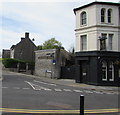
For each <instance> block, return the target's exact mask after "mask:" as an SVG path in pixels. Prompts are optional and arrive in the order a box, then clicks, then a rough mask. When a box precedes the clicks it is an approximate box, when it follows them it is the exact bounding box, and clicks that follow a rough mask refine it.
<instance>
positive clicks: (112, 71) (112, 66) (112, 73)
mask: <svg viewBox="0 0 120 115" xmlns="http://www.w3.org/2000/svg"><path fill="white" fill-rule="evenodd" d="M110 75H111V78H110V79H109V81H114V65H113V62H109V76H110Z"/></svg>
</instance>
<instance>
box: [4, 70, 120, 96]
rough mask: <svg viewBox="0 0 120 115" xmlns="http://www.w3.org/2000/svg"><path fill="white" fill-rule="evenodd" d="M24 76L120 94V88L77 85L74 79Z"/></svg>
mask: <svg viewBox="0 0 120 115" xmlns="http://www.w3.org/2000/svg"><path fill="white" fill-rule="evenodd" d="M6 72H7V71H6ZM11 73H14V72H11ZM16 74H20V75H21V74H23V73H16ZM24 75H26V76H29V77H32V78H34V79H36V80H41V81H45V82H50V83H55V84H59V85H65V86H71V87H77V88H82V89H85V90H93V91H100V92H110V93H118V94H119V93H120V88H119V87H115V86H95V85H88V84H84V83H76V82H75V80H74V79H51V78H48V77H39V76H35V75H28V74H24Z"/></svg>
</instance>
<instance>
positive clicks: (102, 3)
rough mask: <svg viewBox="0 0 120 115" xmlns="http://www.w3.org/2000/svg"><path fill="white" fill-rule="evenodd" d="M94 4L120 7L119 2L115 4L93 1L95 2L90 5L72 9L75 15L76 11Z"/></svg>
mask: <svg viewBox="0 0 120 115" xmlns="http://www.w3.org/2000/svg"><path fill="white" fill-rule="evenodd" d="M95 4H101V5H114V6H120V2H118V3H117V2H100V1H95V2H92V3H89V4H86V5H83V6H80V7H78V8H74V9H73V11H74V13H75V12H76V11H77V10H80V9H82V8H86V7H89V6H91V5H95ZM75 14H76V13H75Z"/></svg>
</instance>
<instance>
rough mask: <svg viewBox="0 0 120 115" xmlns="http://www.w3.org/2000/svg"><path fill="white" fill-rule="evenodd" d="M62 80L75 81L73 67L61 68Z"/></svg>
mask: <svg viewBox="0 0 120 115" xmlns="http://www.w3.org/2000/svg"><path fill="white" fill-rule="evenodd" d="M60 78H62V79H75V65H73V66H70V67H61V77H60Z"/></svg>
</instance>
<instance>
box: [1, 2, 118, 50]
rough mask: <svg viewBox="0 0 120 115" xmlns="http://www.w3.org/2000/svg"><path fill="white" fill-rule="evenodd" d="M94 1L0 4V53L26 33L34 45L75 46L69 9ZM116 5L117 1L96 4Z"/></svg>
mask: <svg viewBox="0 0 120 115" xmlns="http://www.w3.org/2000/svg"><path fill="white" fill-rule="evenodd" d="M93 1H95V0H44V2H43V0H41V1H40V0H20V2H19V0H0V51H1V49H9V48H10V47H11V45H14V44H16V43H18V42H19V41H20V38H21V37H24V33H25V32H29V33H30V38H31V39H32V38H34V39H35V41H34V43H35V44H36V45H41V44H42V43H43V42H44V41H46V40H48V39H50V38H52V37H55V38H56V40H58V41H60V42H61V43H62V45H63V47H65V49H66V50H69V49H70V48H71V47H73V46H74V44H75V32H74V29H75V15H74V12H73V9H74V8H76V7H80V6H81V5H84V4H87V3H90V2H93ZM100 1H109V2H118V1H119V0H100Z"/></svg>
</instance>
